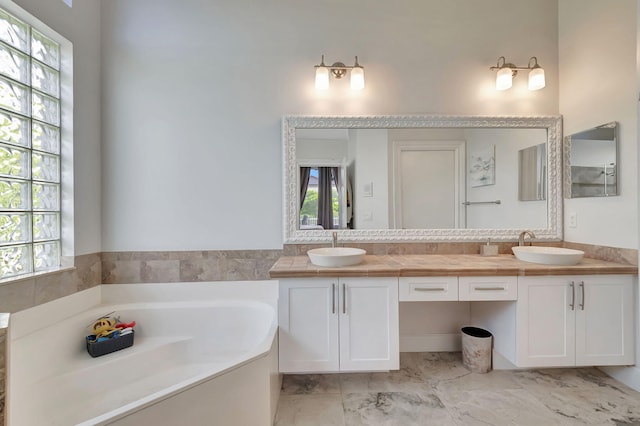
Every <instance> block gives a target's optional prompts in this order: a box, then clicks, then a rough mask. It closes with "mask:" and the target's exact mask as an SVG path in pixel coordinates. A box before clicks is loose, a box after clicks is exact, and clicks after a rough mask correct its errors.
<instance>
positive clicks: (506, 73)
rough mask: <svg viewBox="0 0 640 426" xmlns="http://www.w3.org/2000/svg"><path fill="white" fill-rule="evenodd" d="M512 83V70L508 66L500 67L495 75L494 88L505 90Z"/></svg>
mask: <svg viewBox="0 0 640 426" xmlns="http://www.w3.org/2000/svg"><path fill="white" fill-rule="evenodd" d="M512 84H513V71H512V70H511V68H509V67H502V68H500V69H499V70H498V74H497V75H496V90H507V89H510V88H511V85H512Z"/></svg>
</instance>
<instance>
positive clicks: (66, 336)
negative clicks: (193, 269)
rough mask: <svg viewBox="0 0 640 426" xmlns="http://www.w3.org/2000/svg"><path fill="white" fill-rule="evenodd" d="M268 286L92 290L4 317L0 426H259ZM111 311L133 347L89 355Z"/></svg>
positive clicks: (268, 388) (271, 364) (274, 375)
mask: <svg viewBox="0 0 640 426" xmlns="http://www.w3.org/2000/svg"><path fill="white" fill-rule="evenodd" d="M277 294H278V290H277V282H276V281H245V282H215V283H176V284H133V285H103V286H99V287H96V288H92V289H90V290H86V291H83V292H80V293H76V294H74V295H71V296H68V297H65V298H62V299H58V300H55V301H53V302H50V303H46V304H44V305H40V306H37V307H35V308H32V309H28V310H25V311H22V312H18V313H16V314H14V315H12V316H11V318H10V320H9V334H8V338H7V352H8V371H7V389H8V392H7V401H6V402H7V413H6V414H7V420H8V424H9V425H10V426H14V425H15V426H30V425H34V426H35V425H37V426H41V425H64V426H67V425H75V424H80V425H103V424H117V425H141V424H153V425H185V426H186V425H201V424H202V425H213V424H216V425H218V424H219V425H270V424H271V423H272V422H273V415H274V414H275V407H276V404H277V398H278V395H279V387H280V383H279V380H280V377H279V375H278V372H277V371H278V365H277V347H278V345H277V341H276V338H277V337H276V336H277V333H276V331H277V314H276V309H277ZM112 311H115V312H116V313H115V314H114V315H118V316H119V317H120V318H121V320H122V321H125V322H130V321H134V320H135V321H136V323H137V325H136V327H135V343H134V345H133V347H131V348H126V349H123V350H121V351H118V352H114V353H111V354H107V355H104V356H101V357H98V358H91V357H90V356H89V354H88V353H87V352H86V349H85V343H84V336H85V335H87V334H90V328H89V327H88V326H89V325H91V324H92V323H93V321H94V320H95V319H96V318H98V317H100V316H102V315H105V314H108V313H110V312H112Z"/></svg>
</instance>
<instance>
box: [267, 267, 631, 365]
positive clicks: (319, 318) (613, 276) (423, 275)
mask: <svg viewBox="0 0 640 426" xmlns="http://www.w3.org/2000/svg"><path fill="white" fill-rule="evenodd" d="M637 271H638V269H637V267H636V266H632V265H626V264H619V263H613V262H605V261H600V260H595V259H590V258H585V259H583V261H582V262H581V263H580V264H578V265H575V266H551V265H540V264H534V263H527V262H522V261H520V260H518V259H516V258H515V257H514V256H512V255H500V256H495V257H481V256H479V255H411V256H403V255H397V256H365V260H364V262H363V263H362V264H360V265H356V266H349V267H342V268H325V267H318V266H315V265H313V264H311V263H310V262H309V260H308V258H307V257H306V256H284V257H282V258H280V259H279V260H278V261H277V262H276V264H275V265H274V266H273V268H272V269H271V271H270V274H271V277H272V278H277V279H278V280H279V281H280V300H279V326H280V334H279V335H280V337H279V340H280V371H281V372H283V373H312V372H338V371H376V370H393V369H397V368H398V356H399V352H400V344H399V341H400V338H399V320H398V317H399V315H398V314H399V312H400V311H401V310H402V309H403V307H405V306H407V304H410V303H412V302H434V303H438V302H445V301H446V302H457V303H468V304H469V311H470V316H469V319H470V323H471V324H472V325H474V326H477V327H482V328H486V329H488V330H489V331H491V332H492V333H493V335H494V368H519V367H565V366H585V365H596V366H597V365H630V364H633V363H634V361H635V353H634V347H635V343H634V327H633V321H634V320H633V318H634V317H633V308H634V299H633V285H634V283H635V277H634V276H636V275H637ZM420 306H421V307H422V308H423V309H429V307H430V304H429V303H423V304H421V305H420Z"/></svg>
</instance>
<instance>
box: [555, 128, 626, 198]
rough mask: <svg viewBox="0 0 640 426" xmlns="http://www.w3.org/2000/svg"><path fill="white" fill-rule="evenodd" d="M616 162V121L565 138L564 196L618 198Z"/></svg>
mask: <svg viewBox="0 0 640 426" xmlns="http://www.w3.org/2000/svg"><path fill="white" fill-rule="evenodd" d="M618 163H619V161H618V124H617V122H611V123H606V124H603V125H601V126H597V127H594V128H592V129H588V130H584V131H582V132H578V133H574V134H572V135H569V136H567V137H565V196H566V197H567V198H582V197H610V196H614V195H618V194H619V190H618Z"/></svg>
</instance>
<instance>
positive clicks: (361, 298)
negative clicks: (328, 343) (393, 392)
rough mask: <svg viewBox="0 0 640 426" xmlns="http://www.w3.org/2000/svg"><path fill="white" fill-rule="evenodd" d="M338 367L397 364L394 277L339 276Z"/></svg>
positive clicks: (385, 367) (374, 367) (384, 367)
mask: <svg viewBox="0 0 640 426" xmlns="http://www.w3.org/2000/svg"><path fill="white" fill-rule="evenodd" d="M340 299H341V300H340V370H341V371H375V370H378V371H379V370H397V369H398V368H399V356H400V353H399V352H400V349H399V325H398V279H397V278H341V279H340Z"/></svg>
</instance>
